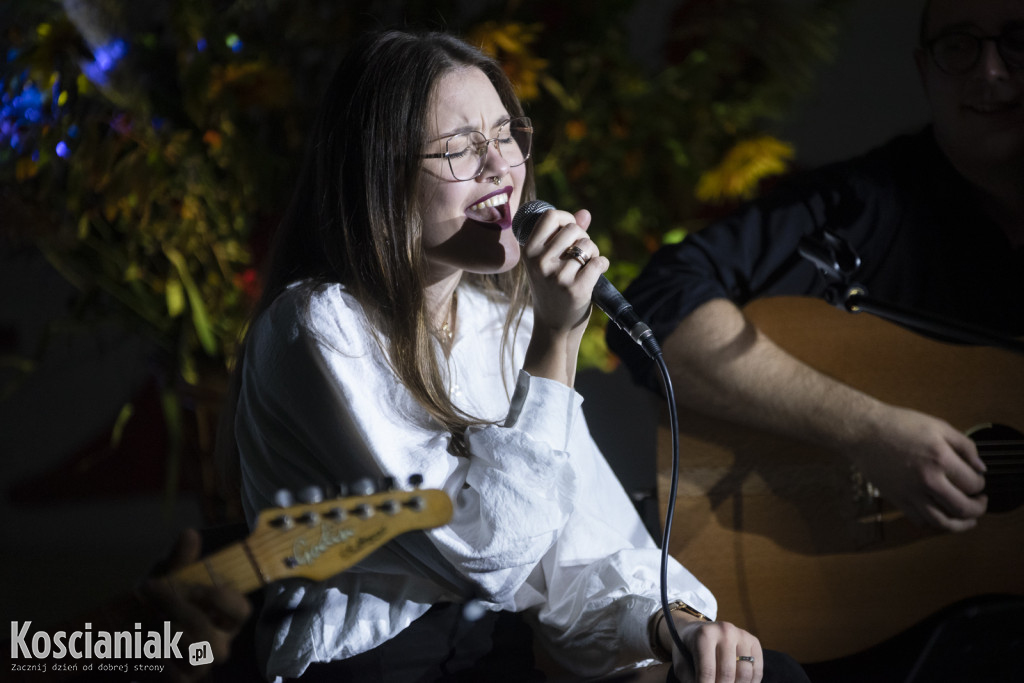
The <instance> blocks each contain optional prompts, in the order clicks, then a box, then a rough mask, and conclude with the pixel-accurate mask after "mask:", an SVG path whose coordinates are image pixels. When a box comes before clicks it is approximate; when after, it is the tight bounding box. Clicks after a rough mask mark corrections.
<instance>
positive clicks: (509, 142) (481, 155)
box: [445, 118, 533, 180]
mask: <svg viewBox="0 0 1024 683" xmlns="http://www.w3.org/2000/svg"><path fill="white" fill-rule="evenodd" d="M532 141H533V126H532V125H531V123H530V119H528V118H517V119H512V120H511V121H509V122H508V123H506V124H504V125H502V126H501V128H499V129H498V132H497V134H496V135H495V137H493V138H491V139H487V138H486V137H485V136H484V134H483V133H480V132H476V131H474V132H472V133H462V134H460V135H453V136H452V137H450V138H448V141H447V143H446V152H447V153H446V155H445V157H446V158H447V159H448V164H449V165H450V167H451V171H452V175H453V176H455V178H456V179H457V180H472V179H473V178H476V177H477V176H479V175H480V172H481V171H482V170H483V168H484V164H485V163H486V160H487V146H488V145H489V144H493V145H494V146H495V147H496V148H497V150H498V153H499V154H501V156H502V158H503V159H504V160H505V162H506V163H507V164H508V165H509V166H518V165H520V164H522V163H523V162H525V161H526V160H527V159H529V158H530V145H531V143H532Z"/></svg>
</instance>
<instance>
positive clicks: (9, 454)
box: [0, 0, 926, 623]
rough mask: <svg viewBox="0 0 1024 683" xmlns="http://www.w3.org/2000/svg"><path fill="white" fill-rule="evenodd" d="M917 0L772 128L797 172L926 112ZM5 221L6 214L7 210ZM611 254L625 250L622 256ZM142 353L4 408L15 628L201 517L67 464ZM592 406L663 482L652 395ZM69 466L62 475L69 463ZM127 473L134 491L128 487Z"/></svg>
mask: <svg viewBox="0 0 1024 683" xmlns="http://www.w3.org/2000/svg"><path fill="white" fill-rule="evenodd" d="M671 4H672V3H671V2H665V1H664V0H654V1H650V2H640V3H637V5H638V8H640V9H641V10H643V11H638V13H637V14H636V15H635V21H636V24H635V26H633V27H631V29H633V30H634V31H636V32H637V35H644V36H646V41H647V44H652V45H653V44H654V43H655V41H653V40H651V38H652V36H656V33H657V26H658V16H659V12H660V11H662V10H663V9H664V8H665V7H667V6H670V5H671ZM920 5H921V2H920V0H913V1H911V2H903V1H901V2H892V1H891V0H856V1H855V2H853V3H852V10H851V12H850V14H849V16H848V18H847V21H846V23H845V25H844V27H843V30H842V32H841V35H840V45H839V51H838V56H837V58H836V60H835V62H834V63H833V64H832V65H830V66H827V67H826V68H824V69H823V70H822V72H821V76H820V80H819V83H818V85H817V87H816V88H815V89H814V91H813V92H812V93H811V94H810V96H808V97H807V98H806V99H805V100H804V101H803V102H802V103H801V104H800V105H799V106H797V107H796V108H795V109H794V110H793V112H792V114H791V115H790V117H789V118H788V120H787V121H786V122H785V123H784V124H783V125H782V126H781V127H780V129H779V130H778V131H776V132H777V134H778V135H779V136H780V137H781V138H782V139H784V140H787V141H790V142H792V143H794V144H795V146H796V149H797V162H798V164H799V165H800V166H813V165H817V164H820V163H824V162H828V161H831V160H835V159H839V158H843V157H845V156H848V155H851V154H855V153H858V152H861V151H864V150H866V149H867V148H869V147H870V146H873V145H875V144H878V143H880V142H882V141H884V140H885V139H887V138H889V137H890V136H891V135H893V134H896V133H899V132H904V131H907V130H911V129H914V128H916V127H917V126H919V125H920V124H921V123H923V122H924V121H925V119H926V110H925V105H924V101H923V97H922V95H921V90H920V86H919V84H918V82H917V77H916V72H915V69H914V64H913V59H912V47H911V46H912V45H913V44H914V41H915V39H916V31H917V22H918V12H919V9H920ZM0 220H3V218H2V217H0ZM613 258H614V257H613ZM0 292H2V295H0V330H4V334H5V335H7V337H8V339H6V340H4V341H5V343H6V344H7V345H11V344H13V345H15V347H16V349H17V350H20V351H22V352H25V353H28V352H30V351H31V349H32V348H33V347H34V345H35V344H36V343H38V341H39V337H40V335H41V334H42V331H43V329H44V326H45V325H46V323H47V322H48V321H51V320H53V319H56V318H59V317H60V316H62V315H63V314H64V313H65V306H66V302H67V301H68V299H69V297H70V295H71V287H70V285H68V284H67V283H66V282H64V281H63V280H62V279H61V278H60V277H59V276H58V275H57V274H56V273H54V272H53V271H52V269H51V268H50V267H49V266H48V265H47V263H46V262H45V261H44V260H43V259H42V258H41V257H32V256H30V255H26V254H25V253H20V254H19V255H18V257H17V258H11V257H10V256H9V255H4V256H3V260H2V261H0ZM146 351H147V349H146V348H145V345H144V343H143V342H142V341H140V340H139V339H138V338H136V337H132V336H129V335H126V334H125V333H124V332H123V330H121V329H119V328H117V327H116V326H113V325H111V326H108V327H99V328H97V329H95V330H94V332H93V333H91V334H90V335H88V337H83V336H82V335H76V336H73V337H68V340H67V341H65V342H62V343H61V344H58V345H56V346H55V347H54V348H52V349H50V350H49V352H48V354H47V356H46V359H45V362H44V363H43V364H42V365H41V366H40V367H39V368H38V369H37V371H36V372H35V373H34V374H33V375H32V376H31V378H30V380H29V381H28V382H27V383H26V384H25V385H24V386H22V387H21V388H20V389H19V390H18V392H17V393H16V394H15V395H14V396H13V397H12V398H11V399H9V400H7V401H5V402H4V403H3V404H0V489H2V490H3V491H4V493H5V495H3V496H0V519H2V520H3V523H2V525H0V547H3V549H4V552H3V557H4V562H2V563H0V585H2V586H4V590H3V591H2V597H0V600H2V608H0V614H2V615H3V616H4V623H6V622H7V620H8V619H11V620H14V619H17V620H33V621H37V623H45V622H47V621H50V620H54V619H60V618H68V617H72V616H74V615H75V614H77V613H78V612H79V611H80V610H83V609H85V608H88V607H91V606H94V605H96V604H97V603H99V602H101V601H102V600H103V599H105V598H106V597H108V596H110V595H112V594H115V593H119V592H122V591H124V590H126V589H128V588H129V587H130V586H131V584H132V582H134V581H135V580H137V579H138V577H140V576H141V575H142V574H144V573H145V572H146V570H147V568H148V567H149V566H150V564H151V563H152V562H153V561H154V560H156V559H157V558H158V557H160V556H161V555H162V554H163V553H164V552H165V551H166V549H167V548H168V546H169V545H170V543H171V541H172V540H173V538H174V537H175V535H176V534H177V531H178V530H179V529H180V528H182V527H183V526H201V525H203V523H204V521H203V520H204V518H203V514H202V511H201V509H200V505H199V503H198V501H197V499H196V497H195V495H194V494H191V493H189V492H184V493H181V494H179V495H178V496H176V497H175V499H174V500H173V502H171V503H168V502H167V501H166V500H165V499H164V496H163V495H162V491H161V480H162V474H163V473H162V472H161V471H159V468H158V467H157V468H156V469H153V468H150V469H148V470H147V469H145V468H142V469H140V470H136V469H131V471H127V470H126V468H137V466H136V465H129V464H128V463H117V462H112V463H106V464H105V465H106V469H104V468H99V469H100V471H105V472H106V474H105V475H104V476H101V477H99V478H97V477H96V476H91V477H82V476H79V475H77V474H76V473H75V470H73V469H68V468H67V465H68V464H69V457H70V456H71V455H72V454H75V453H78V454H81V453H82V452H83V451H87V450H88V448H89V447H90V445H96V444H102V443H103V441H104V440H105V439H107V438H109V437H108V435H109V428H110V425H111V423H112V421H113V420H114V418H115V417H116V415H117V413H118V411H119V410H120V408H121V406H122V405H123V404H124V403H125V402H126V401H128V400H130V399H131V398H132V397H133V396H137V392H138V390H139V389H140V387H142V386H143V378H144V376H145V375H146V372H145V370H146V369H145V365H144V364H145V362H146V361H145V358H146ZM579 390H580V391H581V393H582V394H583V395H584V396H585V398H586V402H585V404H584V409H585V410H586V412H587V414H588V419H589V420H590V422H591V427H592V429H593V431H594V433H595V436H596V437H597V439H598V441H599V442H600V443H601V444H602V446H603V447H604V449H605V452H606V455H607V456H608V458H609V460H610V461H611V462H612V464H613V466H614V467H615V468H616V470H617V471H618V472H619V475H620V477H621V478H622V480H623V483H624V484H625V486H626V488H627V489H628V490H630V491H631V492H636V493H637V495H638V497H640V496H643V495H644V494H646V493H648V492H649V491H651V490H653V488H654V469H653V463H654V424H655V419H656V415H657V401H656V400H655V398H654V397H653V396H651V395H648V394H646V393H643V392H641V391H640V390H637V389H634V388H633V387H632V386H631V385H630V383H629V381H628V379H627V378H626V377H625V376H624V373H623V372H622V371H621V370H620V371H616V372H614V373H612V374H602V373H600V372H597V371H588V372H586V373H583V375H582V376H581V377H580V378H579ZM160 439H161V433H160V431H159V429H156V428H154V431H153V432H152V433H151V434H148V435H147V434H145V433H144V431H143V434H142V437H141V440H140V441H139V443H138V447H139V448H142V449H145V448H150V447H151V448H152V449H153V450H154V452H157V451H159V449H160V448H161V443H160ZM62 467H64V468H65V469H62ZM125 475H127V478H129V479H130V480H131V481H133V482H134V485H133V486H132V487H131V489H130V491H128V490H125V489H124V488H123V487H121V486H120V485H119V483H118V480H119V478H122V477H124V476H125Z"/></svg>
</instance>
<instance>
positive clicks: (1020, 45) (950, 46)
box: [925, 26, 1024, 76]
mask: <svg viewBox="0 0 1024 683" xmlns="http://www.w3.org/2000/svg"><path fill="white" fill-rule="evenodd" d="M990 40H991V41H992V42H993V43H995V46H996V50H997V51H998V52H999V57H1000V58H1002V60H1003V63H1004V64H1005V65H1006V68H1007V69H1010V70H1015V69H1019V68H1021V66H1022V65H1024V26H1015V27H1013V28H1009V29H1006V30H1005V31H1003V32H1002V33H1000V34H999V35H997V36H976V35H974V34H973V33H968V32H966V31H953V32H952V33H945V34H943V35H941V36H938V37H937V38H932V39H931V40H929V41H928V42H927V43H925V48H926V49H927V50H928V53H929V54H930V55H931V56H932V59H933V60H934V61H935V65H936V66H938V67H939V69H941V70H942V71H944V72H946V73H947V74H950V75H952V76H959V75H962V74H965V73H967V72H968V71H970V70H971V69H973V68H974V66H975V65H976V64H977V63H978V59H979V58H980V57H981V46H982V44H983V43H985V42H987V41H990Z"/></svg>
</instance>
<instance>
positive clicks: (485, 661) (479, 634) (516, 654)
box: [300, 603, 808, 683]
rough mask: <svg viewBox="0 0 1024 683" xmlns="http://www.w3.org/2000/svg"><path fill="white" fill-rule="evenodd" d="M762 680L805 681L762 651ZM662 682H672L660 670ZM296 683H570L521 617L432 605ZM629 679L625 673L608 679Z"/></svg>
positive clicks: (785, 660)
mask: <svg viewBox="0 0 1024 683" xmlns="http://www.w3.org/2000/svg"><path fill="white" fill-rule="evenodd" d="M764 657H765V675H764V678H763V679H762V680H763V682H764V683H808V678H807V675H806V674H805V673H804V671H803V669H802V668H800V665H799V664H797V663H796V661H794V660H793V659H792V658H791V657H789V656H788V655H785V654H782V653H780V652H774V651H771V650H766V651H765V652H764ZM665 676H666V678H665V681H666V683H676V678H675V676H674V675H673V674H671V673H670V672H668V671H666V672H665ZM300 680H301V682H302V683H328V682H331V683H334V682H337V683H347V682H349V681H351V682H353V683H535V682H541V681H548V682H549V683H572V682H571V681H568V680H565V679H563V678H557V679H549V678H546V677H545V675H544V673H543V672H541V671H540V670H538V669H537V668H536V666H535V660H534V656H533V632H532V630H531V629H530V627H529V625H527V624H526V622H525V621H524V620H523V619H522V617H521V615H519V614H513V613H509V612H487V613H486V614H485V615H484V617H483V618H481V619H480V620H478V621H475V622H469V621H467V620H465V619H463V618H462V606H461V605H454V604H451V603H446V604H441V605H435V606H434V607H432V608H431V609H430V610H428V611H427V613H426V614H424V615H423V616H422V617H420V618H419V619H417V620H416V621H414V622H413V623H412V624H410V625H409V627H408V628H406V629H405V630H404V631H402V632H401V633H399V634H398V635H397V636H395V637H394V638H392V639H391V640H389V641H387V642H386V643H383V644H381V645H380V646H378V647H376V648H374V649H373V650H370V651H369V652H364V653H362V654H360V655H356V656H355V657H351V658H349V659H339V660H335V661H333V662H322V663H315V664H311V665H310V666H309V668H308V669H306V672H305V674H303V676H302V678H301V679H300ZM607 680H608V682H609V683H612V682H618V681H621V682H622V683H626V681H629V680H630V674H628V673H624V674H622V675H621V676H613V677H609V678H608V679H607Z"/></svg>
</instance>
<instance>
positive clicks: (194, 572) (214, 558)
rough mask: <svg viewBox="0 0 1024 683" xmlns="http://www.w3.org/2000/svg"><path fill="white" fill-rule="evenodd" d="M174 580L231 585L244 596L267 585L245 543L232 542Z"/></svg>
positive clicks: (179, 572)
mask: <svg viewBox="0 0 1024 683" xmlns="http://www.w3.org/2000/svg"><path fill="white" fill-rule="evenodd" d="M171 578H172V580H173V581H176V582H179V583H192V584H199V585H203V586H229V587H231V588H234V589H236V590H238V591H241V592H242V593H251V592H252V591H254V590H256V589H258V588H260V587H262V586H263V585H265V584H266V581H265V580H264V578H263V576H262V574H261V573H260V571H259V568H258V567H257V565H256V563H255V560H254V559H253V557H252V555H251V554H250V552H249V548H248V545H247V544H246V543H245V542H241V543H233V544H231V545H229V546H227V547H226V548H223V549H222V550H219V551H217V552H215V553H213V554H212V555H208V556H206V557H204V558H203V559H201V560H199V561H198V562H195V563H193V564H190V565H188V566H187V567H183V568H181V569H179V570H178V571H176V572H174V573H173V574H172V575H171Z"/></svg>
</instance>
